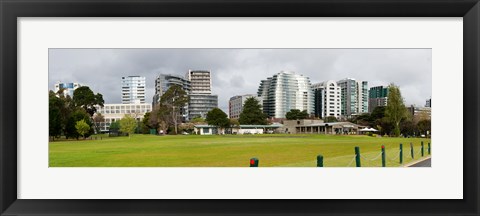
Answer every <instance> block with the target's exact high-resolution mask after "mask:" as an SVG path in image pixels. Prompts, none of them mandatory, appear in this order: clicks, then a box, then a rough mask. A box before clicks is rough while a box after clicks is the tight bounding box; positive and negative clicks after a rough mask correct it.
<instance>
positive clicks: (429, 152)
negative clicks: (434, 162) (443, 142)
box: [427, 143, 431, 154]
mask: <svg viewBox="0 0 480 216" xmlns="http://www.w3.org/2000/svg"><path fill="white" fill-rule="evenodd" d="M427 149H428V154H431V153H430V143H428V148H427Z"/></svg>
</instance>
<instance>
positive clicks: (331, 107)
mask: <svg viewBox="0 0 480 216" xmlns="http://www.w3.org/2000/svg"><path fill="white" fill-rule="evenodd" d="M312 89H313V92H314V95H315V116H316V117H320V118H322V119H323V118H325V117H328V116H333V117H336V118H339V117H340V115H341V98H340V95H341V90H340V87H338V85H337V82H335V81H333V80H329V81H325V82H322V83H317V84H313V85H312Z"/></svg>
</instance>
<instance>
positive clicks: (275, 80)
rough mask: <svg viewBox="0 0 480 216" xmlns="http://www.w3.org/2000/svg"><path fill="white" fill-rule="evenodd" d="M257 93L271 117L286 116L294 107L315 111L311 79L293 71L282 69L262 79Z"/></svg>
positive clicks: (265, 111)
mask: <svg viewBox="0 0 480 216" xmlns="http://www.w3.org/2000/svg"><path fill="white" fill-rule="evenodd" d="M257 95H258V96H259V97H261V98H262V100H263V107H264V110H263V112H264V113H265V114H267V115H268V116H269V117H273V118H285V115H286V114H287V112H289V111H290V110H292V109H299V110H306V111H307V112H308V113H309V114H313V112H314V95H313V90H312V86H311V84H310V79H309V78H308V77H306V76H303V75H300V74H297V73H295V72H291V71H281V72H280V73H278V74H275V75H273V76H272V77H270V78H267V79H266V80H262V81H261V83H260V86H259V88H258V92H257Z"/></svg>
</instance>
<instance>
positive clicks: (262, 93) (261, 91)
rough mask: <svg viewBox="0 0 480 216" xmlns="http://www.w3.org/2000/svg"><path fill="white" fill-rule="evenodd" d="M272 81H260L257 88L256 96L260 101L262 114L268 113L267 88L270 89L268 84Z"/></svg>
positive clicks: (269, 78)
mask: <svg viewBox="0 0 480 216" xmlns="http://www.w3.org/2000/svg"><path fill="white" fill-rule="evenodd" d="M271 81H272V77H268V78H267V79H266V80H262V81H260V87H258V91H257V96H258V98H260V99H261V102H262V103H261V104H262V108H263V112H264V113H270V112H271V111H270V107H269V104H268V103H267V101H268V99H269V97H268V88H269V87H270V83H271Z"/></svg>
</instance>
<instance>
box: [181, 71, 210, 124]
mask: <svg viewBox="0 0 480 216" xmlns="http://www.w3.org/2000/svg"><path fill="white" fill-rule="evenodd" d="M185 78H186V79H187V80H188V81H190V86H191V90H190V95H189V100H188V119H193V118H195V117H197V116H200V117H203V118H204V117H205V116H206V115H207V113H208V112H209V111H210V110H212V109H213V108H216V107H218V95H212V77H211V74H210V71H207V70H189V71H188V72H187V74H186V75H185Z"/></svg>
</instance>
